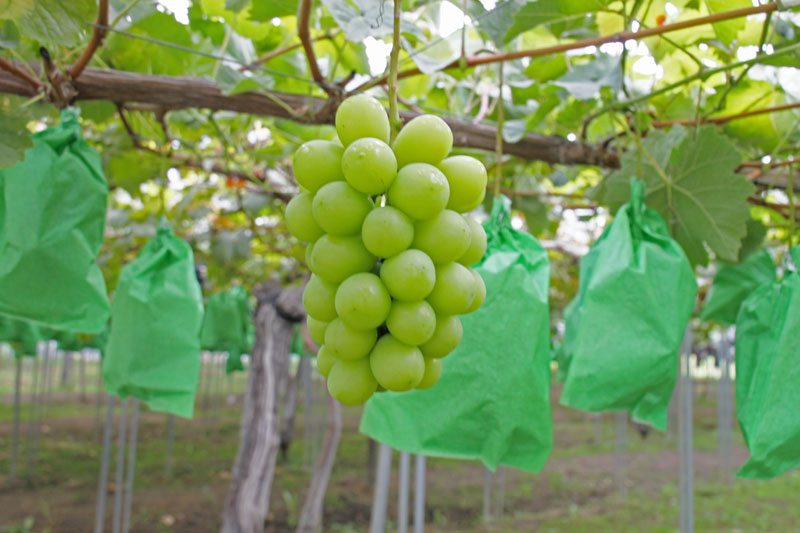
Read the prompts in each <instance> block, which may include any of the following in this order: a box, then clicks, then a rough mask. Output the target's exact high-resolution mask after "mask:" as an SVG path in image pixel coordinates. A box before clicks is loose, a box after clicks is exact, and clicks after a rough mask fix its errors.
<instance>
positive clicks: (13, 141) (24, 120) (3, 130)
mask: <svg viewBox="0 0 800 533" xmlns="http://www.w3.org/2000/svg"><path fill="white" fill-rule="evenodd" d="M27 124H28V116H27V114H25V113H19V112H17V111H14V112H11V111H7V110H5V109H4V108H3V107H2V105H0V168H3V167H9V166H11V165H14V164H16V163H17V161H20V160H22V158H23V156H24V154H25V150H26V149H27V148H30V147H31V146H33V142H32V141H31V134H30V132H29V131H28V129H27V127H26V126H27Z"/></svg>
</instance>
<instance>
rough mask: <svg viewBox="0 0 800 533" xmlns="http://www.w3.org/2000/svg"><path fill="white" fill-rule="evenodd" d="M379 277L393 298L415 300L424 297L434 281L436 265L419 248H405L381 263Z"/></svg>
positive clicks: (429, 291)
mask: <svg viewBox="0 0 800 533" xmlns="http://www.w3.org/2000/svg"><path fill="white" fill-rule="evenodd" d="M381 279H382V280H383V282H384V283H385V284H386V288H387V289H388V290H389V294H391V295H392V298H394V299H395V300H402V301H404V302H415V301H417V300H422V299H424V298H426V297H427V296H428V295H429V294H430V293H431V291H432V290H433V287H434V284H435V282H436V267H435V266H434V265H433V261H431V258H430V257H428V256H427V254H425V252H421V251H419V250H413V249H412V250H406V251H405V252H400V253H399V254H397V255H395V256H394V257H390V258H389V259H387V260H386V261H384V262H383V265H381Z"/></svg>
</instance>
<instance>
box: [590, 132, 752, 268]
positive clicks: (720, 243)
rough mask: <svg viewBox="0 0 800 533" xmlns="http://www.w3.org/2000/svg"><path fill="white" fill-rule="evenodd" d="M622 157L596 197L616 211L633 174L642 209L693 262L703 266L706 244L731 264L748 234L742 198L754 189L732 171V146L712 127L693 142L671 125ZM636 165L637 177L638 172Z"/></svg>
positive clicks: (735, 161)
mask: <svg viewBox="0 0 800 533" xmlns="http://www.w3.org/2000/svg"><path fill="white" fill-rule="evenodd" d="M641 146H642V153H641V158H640V156H639V155H637V152H636V151H635V150H631V151H629V152H627V153H625V154H624V155H623V156H622V158H621V168H620V169H619V170H618V171H616V172H614V173H613V174H611V175H610V176H608V177H607V178H606V179H605V180H604V181H603V182H602V183H601V185H600V186H599V187H598V188H597V190H596V191H595V194H594V195H595V197H597V198H598V199H599V200H600V201H601V202H603V203H605V204H608V205H609V206H610V207H611V208H612V210H614V211H616V210H617V209H618V208H619V207H620V206H621V205H622V204H624V203H625V202H627V201H628V199H629V198H630V190H629V185H628V180H629V178H630V176H638V177H639V179H641V180H643V181H644V182H645V185H646V190H647V200H646V201H647V205H648V206H649V207H652V208H653V209H655V210H657V211H658V212H659V213H661V215H662V216H663V217H664V219H665V220H667V222H668V223H669V225H670V228H671V230H672V233H673V235H674V237H675V239H676V240H677V241H678V242H679V243H680V244H681V246H683V249H684V251H685V252H686V255H687V256H688V258H689V260H690V261H691V262H692V264H695V265H696V264H702V265H706V264H708V252H707V250H706V248H705V246H706V245H707V246H708V247H709V248H710V249H711V250H713V252H714V253H715V254H716V256H717V258H719V259H722V260H724V261H729V262H736V261H737V260H738V257H739V249H740V247H741V245H742V239H743V238H744V237H745V234H746V233H747V221H748V220H750V209H749V207H748V204H747V198H748V197H749V196H750V195H751V194H752V193H753V191H754V187H753V185H752V184H751V183H750V182H749V181H747V179H745V178H744V177H743V176H741V175H739V174H736V173H735V172H734V171H735V169H736V167H737V166H738V164H739V163H740V161H741V156H740V154H739V152H738V150H737V149H736V147H735V146H734V145H733V144H731V142H730V141H729V140H728V138H727V137H725V136H724V135H722V134H720V133H719V132H717V130H716V128H715V127H714V126H710V125H709V126H703V127H701V128H700V129H699V130H698V132H697V137H696V138H693V137H692V135H691V133H690V131H689V130H687V129H686V128H684V127H682V126H675V127H673V128H672V129H671V130H670V131H668V132H666V131H663V130H661V131H655V132H652V133H649V134H648V135H647V138H646V139H644V140H643V141H642V144H641ZM639 162H641V173H639V172H637V169H638V166H639Z"/></svg>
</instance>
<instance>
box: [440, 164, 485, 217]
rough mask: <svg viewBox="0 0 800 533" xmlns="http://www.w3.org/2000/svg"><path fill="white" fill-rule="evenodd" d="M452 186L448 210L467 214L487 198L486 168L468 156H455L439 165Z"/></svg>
mask: <svg viewBox="0 0 800 533" xmlns="http://www.w3.org/2000/svg"><path fill="white" fill-rule="evenodd" d="M437 166H438V167H439V170H441V171H442V172H443V173H444V175H445V176H446V177H447V182H448V183H449V184H450V198H449V199H448V200H447V208H448V209H452V210H453V211H458V212H459V213H466V212H467V211H472V210H473V209H475V208H476V207H478V206H479V205H480V204H481V202H482V201H483V198H484V196H486V182H487V176H486V167H484V166H483V163H481V162H480V161H478V160H477V159H475V158H474V157H470V156H468V155H454V156H452V157H448V158H447V159H445V160H444V161H442V162H441V163H439V164H438V165H437Z"/></svg>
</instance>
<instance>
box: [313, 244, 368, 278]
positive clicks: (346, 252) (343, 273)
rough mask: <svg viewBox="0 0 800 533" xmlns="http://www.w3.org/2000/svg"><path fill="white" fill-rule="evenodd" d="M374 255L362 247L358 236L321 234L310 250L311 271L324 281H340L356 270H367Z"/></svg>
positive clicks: (356, 271)
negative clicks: (311, 250)
mask: <svg viewBox="0 0 800 533" xmlns="http://www.w3.org/2000/svg"><path fill="white" fill-rule="evenodd" d="M374 264H375V256H374V255H372V254H371V253H369V252H368V251H367V249H366V248H364V244H363V243H362V242H361V238H360V237H358V236H350V237H337V236H335V235H323V236H322V237H320V238H319V239H318V240H317V242H315V243H314V251H313V252H311V271H312V272H314V274H316V275H318V276H319V277H321V278H322V279H324V280H325V281H329V282H331V283H340V282H342V281H344V280H345V279H346V278H348V277H350V276H352V275H353V274H356V273H358V272H368V271H369V270H370V269H372V266H373V265H374Z"/></svg>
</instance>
